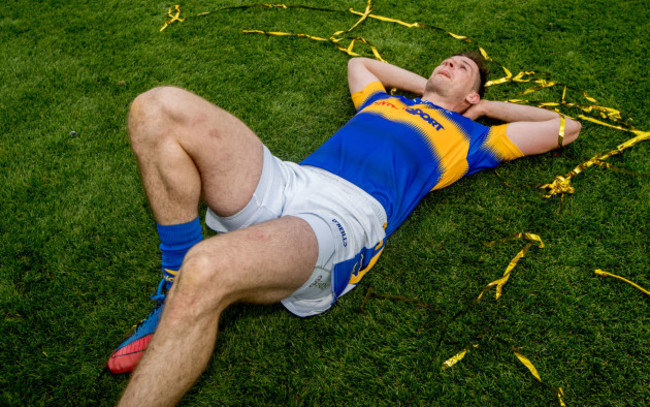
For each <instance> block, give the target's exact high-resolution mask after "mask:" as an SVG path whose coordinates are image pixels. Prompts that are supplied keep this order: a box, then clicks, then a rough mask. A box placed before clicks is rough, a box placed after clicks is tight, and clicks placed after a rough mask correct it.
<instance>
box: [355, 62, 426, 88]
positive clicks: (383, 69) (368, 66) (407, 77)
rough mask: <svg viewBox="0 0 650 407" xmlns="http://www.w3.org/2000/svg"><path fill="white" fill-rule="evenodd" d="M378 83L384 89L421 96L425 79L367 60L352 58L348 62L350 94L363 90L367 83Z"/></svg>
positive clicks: (404, 70)
mask: <svg viewBox="0 0 650 407" xmlns="http://www.w3.org/2000/svg"><path fill="white" fill-rule="evenodd" d="M375 81H379V82H381V83H382V85H384V88H386V89H392V88H397V89H401V90H405V91H407V92H411V93H415V94H416V95H422V94H423V93H424V87H425V85H426V83H427V80H426V78H424V77H422V76H420V75H418V74H415V73H413V72H411V71H408V70H406V69H403V68H400V67H398V66H395V65H391V64H387V63H385V62H381V61H377V60H374V59H369V58H352V59H350V61H349V62H348V84H349V86H350V93H355V92H359V91H361V90H363V89H364V88H365V87H366V86H367V85H368V84H369V83H371V82H375Z"/></svg>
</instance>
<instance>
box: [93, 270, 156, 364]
mask: <svg viewBox="0 0 650 407" xmlns="http://www.w3.org/2000/svg"><path fill="white" fill-rule="evenodd" d="M163 287H165V279H164V278H163V279H162V280H161V281H160V284H158V289H157V290H156V293H155V294H154V295H152V296H151V299H152V300H155V301H156V302H158V304H157V305H156V308H154V310H153V311H151V313H150V314H149V315H148V316H147V318H145V319H143V320H142V322H140V323H139V324H138V325H137V326H136V327H135V331H134V332H133V334H132V335H131V336H130V337H129V338H128V339H127V340H125V341H124V342H122V343H121V344H120V346H118V347H117V349H115V352H113V354H112V355H111V357H110V358H109V359H108V362H107V363H106V368H107V369H108V370H109V371H110V372H111V373H114V374H119V373H127V372H132V371H133V370H134V369H135V367H136V366H137V365H138V363H139V362H140V359H142V356H143V355H144V351H145V350H146V349H147V346H148V345H149V341H151V338H152V337H153V334H154V332H155V331H156V327H157V326H158V321H160V315H161V314H162V310H163V306H164V305H165V294H163V292H162V290H163Z"/></svg>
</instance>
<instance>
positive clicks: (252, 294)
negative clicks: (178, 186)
mask: <svg viewBox="0 0 650 407" xmlns="http://www.w3.org/2000/svg"><path fill="white" fill-rule="evenodd" d="M317 258H318V241H317V238H316V235H315V233H314V231H313V229H312V228H311V226H310V225H309V224H308V223H307V222H306V221H304V220H302V219H300V218H297V217H292V216H287V217H281V218H278V219H273V220H270V221H267V222H263V223H259V224H257V225H253V226H250V227H247V228H244V229H239V230H236V231H232V232H228V233H224V234H221V235H217V236H214V237H211V238H209V239H206V240H204V241H202V242H201V243H199V244H198V245H196V246H195V247H194V248H192V250H191V251H190V252H189V253H188V255H187V258H186V261H185V263H184V265H183V267H182V268H181V271H180V272H179V277H178V278H177V281H176V282H175V284H174V286H182V285H183V280H184V279H186V278H187V279H194V278H195V277H194V276H190V275H189V274H188V275H186V276H184V275H183V274H185V273H193V272H194V271H195V270H196V267H187V270H186V267H185V264H191V263H192V262H193V261H194V260H195V259H200V264H201V266H202V267H203V268H207V270H203V271H202V272H201V278H202V280H201V285H202V287H201V291H202V292H207V293H220V295H219V296H220V297H222V298H224V297H225V302H226V304H224V305H228V304H232V303H234V302H251V303H261V304H266V303H274V302H278V301H280V300H282V299H283V298H286V297H288V296H289V295H291V294H292V293H293V292H294V291H296V290H297V289H298V288H300V287H301V286H302V285H303V284H304V283H305V281H307V279H308V278H309V277H310V276H311V274H312V272H313V269H314V266H315V264H316V260H317ZM176 288H177V289H180V288H179V287H176Z"/></svg>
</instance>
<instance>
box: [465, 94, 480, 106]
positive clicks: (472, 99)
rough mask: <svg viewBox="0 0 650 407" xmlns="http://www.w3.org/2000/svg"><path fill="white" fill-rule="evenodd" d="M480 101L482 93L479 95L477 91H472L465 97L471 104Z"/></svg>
mask: <svg viewBox="0 0 650 407" xmlns="http://www.w3.org/2000/svg"><path fill="white" fill-rule="evenodd" d="M480 101H481V95H479V94H478V93H476V92H472V93H470V94H469V95H467V96H466V97H465V102H467V103H469V104H470V105H475V104H477V103H478V102H480Z"/></svg>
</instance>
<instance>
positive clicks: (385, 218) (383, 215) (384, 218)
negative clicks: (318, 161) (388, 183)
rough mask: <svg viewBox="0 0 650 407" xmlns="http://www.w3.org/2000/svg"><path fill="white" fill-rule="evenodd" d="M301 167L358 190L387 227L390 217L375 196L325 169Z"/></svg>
mask: <svg viewBox="0 0 650 407" xmlns="http://www.w3.org/2000/svg"><path fill="white" fill-rule="evenodd" d="M300 166H301V167H303V168H305V169H309V170H310V171H314V172H317V173H319V174H320V175H321V176H322V177H324V178H327V179H329V180H330V181H331V182H334V183H338V184H341V185H346V186H347V187H348V188H352V189H355V190H357V191H358V193H359V196H360V197H363V200H364V201H365V202H364V203H365V204H366V205H368V207H369V208H370V210H371V211H372V212H373V214H374V215H375V216H376V217H377V220H378V221H379V222H381V224H382V226H384V225H386V222H388V216H387V215H386V210H385V209H384V207H383V206H382V204H381V203H380V202H379V201H378V200H377V199H375V197H374V196H372V195H370V194H369V193H367V192H366V191H364V190H363V189H362V188H360V187H358V186H356V185H354V184H353V183H351V182H350V181H348V180H346V179H345V178H343V177H341V176H339V175H336V174H334V173H332V172H330V171H327V170H325V169H323V168H320V167H314V166H313V165H300ZM350 210H352V208H350Z"/></svg>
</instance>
